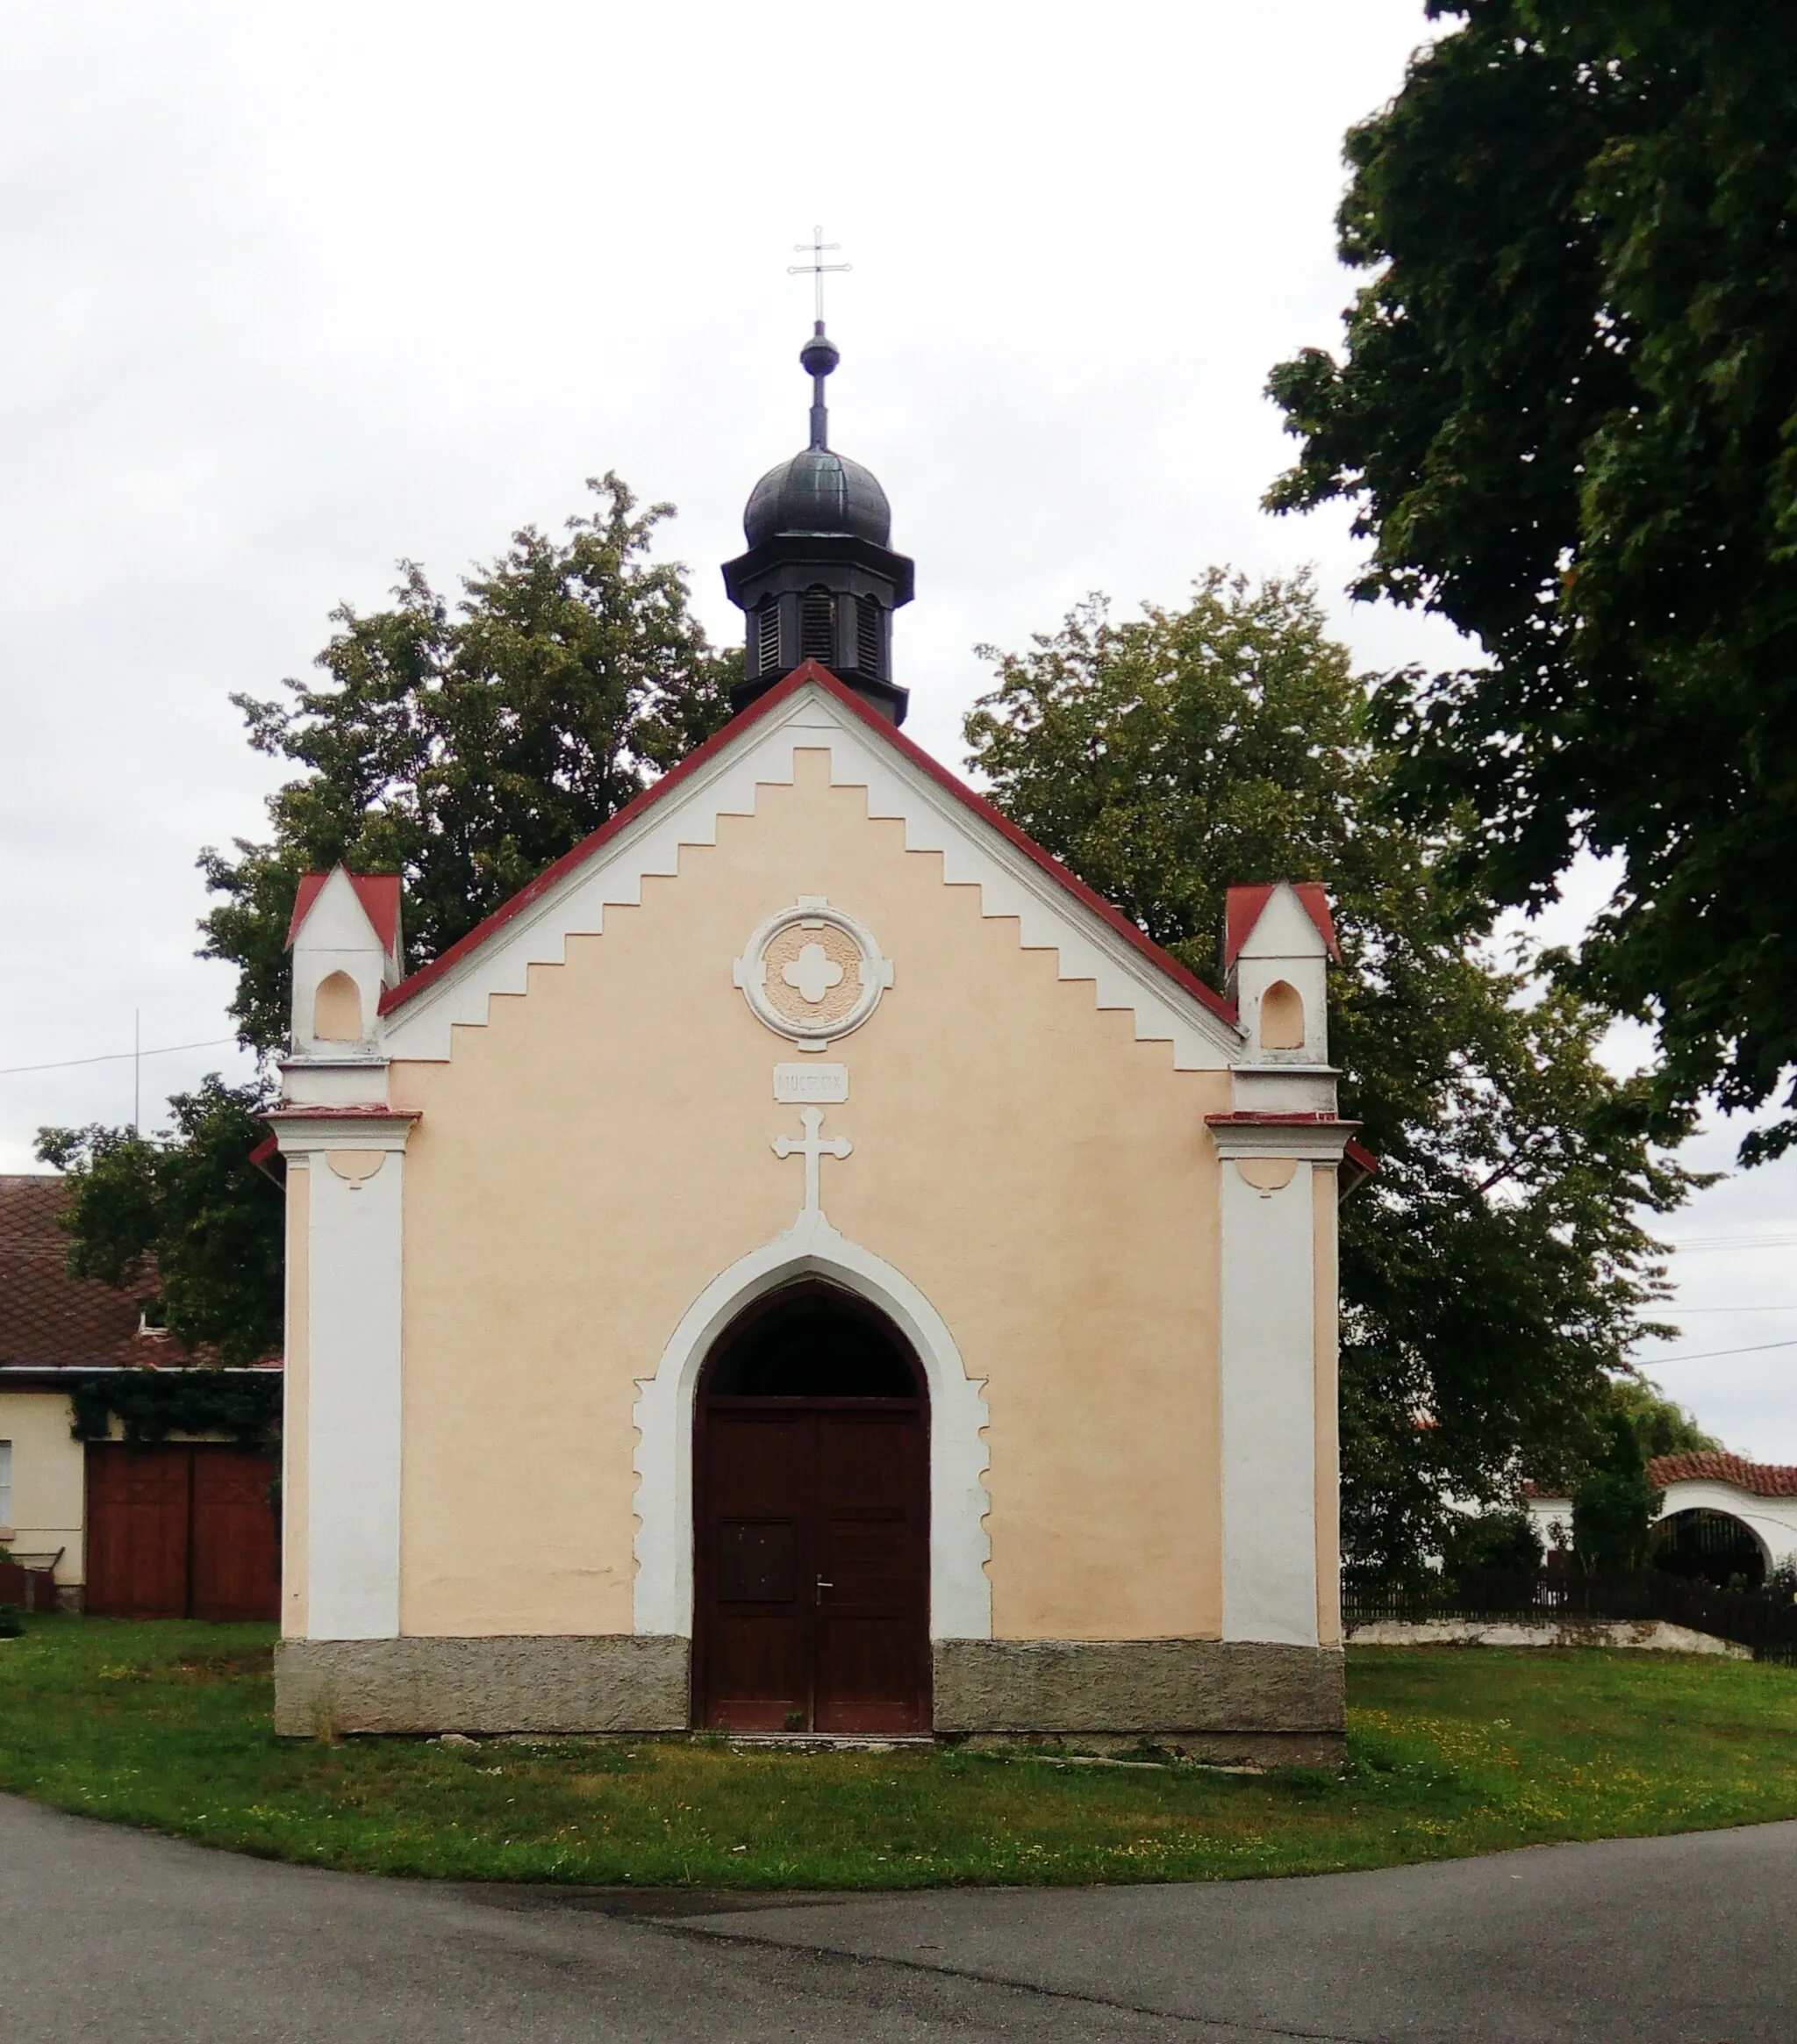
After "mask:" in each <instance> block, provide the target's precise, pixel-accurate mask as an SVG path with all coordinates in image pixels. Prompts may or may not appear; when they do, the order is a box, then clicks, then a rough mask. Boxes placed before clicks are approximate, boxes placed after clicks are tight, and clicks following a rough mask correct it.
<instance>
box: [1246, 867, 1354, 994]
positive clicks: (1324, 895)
mask: <svg viewBox="0 0 1797 2044" xmlns="http://www.w3.org/2000/svg"><path fill="white" fill-rule="evenodd" d="M1284 884H1285V886H1289V887H1290V888H1291V890H1292V893H1294V894H1295V895H1297V897H1298V899H1299V900H1300V901H1301V902H1302V903H1303V904H1304V913H1305V914H1307V916H1309V918H1310V920H1311V921H1312V922H1314V923H1315V925H1316V928H1317V935H1318V936H1321V938H1322V940H1323V942H1324V943H1325V944H1327V945H1328V952H1329V956H1330V957H1332V958H1339V957H1341V955H1342V947H1341V946H1340V945H1339V944H1338V943H1336V942H1335V917H1334V916H1333V915H1331V914H1329V896H1328V889H1327V888H1326V887H1325V886H1323V884H1322V882H1321V880H1288V881H1286V882H1285V883H1284ZM1280 885H1281V883H1280V882H1279V881H1278V880H1260V881H1256V883H1255V884H1254V885H1253V886H1244V887H1231V888H1230V890H1229V892H1228V897H1227V899H1226V900H1225V903H1224V908H1223V970H1224V971H1225V972H1228V970H1229V968H1230V966H1231V965H1234V964H1235V961H1236V959H1237V958H1238V957H1241V955H1242V945H1243V944H1245V943H1247V942H1248V939H1249V935H1250V933H1251V932H1252V931H1253V929H1254V926H1255V924H1256V923H1257V922H1259V921H1260V919H1261V916H1262V914H1264V911H1265V908H1266V905H1267V903H1268V902H1269V901H1271V900H1272V898H1273V890H1274V888H1275V887H1277V886H1280Z"/></svg>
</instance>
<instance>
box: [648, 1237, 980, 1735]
mask: <svg viewBox="0 0 1797 2044" xmlns="http://www.w3.org/2000/svg"><path fill="white" fill-rule="evenodd" d="M808 1285H816V1286H819V1287H823V1288H824V1290H823V1292H822V1293H821V1294H820V1295H825V1296H829V1295H834V1298H835V1299H836V1300H837V1302H839V1303H840V1304H841V1306H842V1307H843V1308H844V1309H845V1310H847V1311H848V1312H849V1313H851V1314H856V1315H858V1316H859V1319H860V1324H861V1325H862V1326H863V1327H873V1328H876V1329H877V1330H879V1331H880V1334H881V1338H882V1339H883V1340H884V1341H885V1342H887V1343H889V1344H890V1345H891V1346H892V1347H893V1348H894V1349H896V1350H897V1351H898V1352H899V1353H900V1354H901V1355H903V1356H905V1357H906V1358H908V1359H909V1366H910V1367H911V1368H912V1370H913V1383H914V1384H916V1385H918V1387H919V1388H918V1391H917V1396H916V1405H917V1408H918V1409H919V1412H920V1416H925V1415H927V1417H923V1420H922V1426H921V1433H922V1436H923V1438H922V1440H921V1443H920V1446H921V1451H922V1454H923V1459H924V1461H925V1464H926V1466H927V1486H925V1492H926V1501H925V1503H924V1506H923V1509H924V1511H925V1513H926V1515H927V1535H926V1537H925V1539H924V1542H923V1550H924V1553H925V1554H926V1556H927V1564H926V1566H927V1577H926V1586H925V1589H924V1593H923V1594H924V1596H925V1599H926V1603H925V1608H926V1610H927V1622H926V1624H925V1625H924V1627H923V1630H924V1632H925V1635H926V1637H927V1640H929V1641H934V1640H940V1639H990V1638H991V1637H992V1583H991V1581H990V1579H989V1577H988V1576H987V1574H986V1569H985V1564H986V1561H987V1559H988V1557H989V1556H990V1554H991V1553H992V1543H991V1540H990V1539H989V1538H988V1536H987V1533H986V1529H985V1523H984V1522H985V1515H986V1512H987V1511H988V1510H990V1502H991V1501H990V1499H989V1497H988V1495H987V1491H986V1487H985V1482H984V1475H985V1467H986V1448H985V1441H984V1427H985V1424H986V1405H985V1399H984V1395H983V1390H984V1385H983V1383H982V1381H979V1380H975V1379H970V1377H969V1376H968V1374H967V1373H966V1370H965V1368H964V1367H963V1363H962V1359H961V1353H960V1351H959V1349H958V1348H957V1346H956V1343H955V1339H954V1337H953V1336H952V1335H951V1334H950V1332H949V1328H948V1326H947V1324H946V1323H944V1322H943V1320H942V1318H941V1315H940V1314H939V1313H937V1311H936V1310H935V1309H934V1306H933V1305H932V1304H931V1303H930V1302H929V1301H928V1299H927V1298H926V1297H925V1296H924V1295H923V1293H922V1292H921V1291H920V1290H919V1288H918V1287H916V1286H915V1285H913V1283H912V1282H911V1281H910V1280H908V1279H907V1278H906V1276H905V1275H904V1274H903V1273H901V1272H899V1271H897V1270H895V1269H894V1268H893V1267H892V1266H891V1265H890V1264H888V1263H886V1262H885V1261H884V1259H881V1258H879V1257H877V1256H875V1255H874V1254H873V1253H872V1252H870V1251H868V1250H865V1249H863V1248H862V1247H861V1246H860V1245H859V1244H856V1243H853V1242H851V1241H849V1240H848V1237H845V1236H842V1235H841V1234H839V1233H838V1232H837V1231H836V1230H835V1229H834V1228H833V1227H831V1225H830V1223H828V1221H827V1220H826V1219H825V1218H824V1216H822V1215H821V1214H812V1215H802V1216H800V1217H799V1220H798V1223H796V1224H795V1225H794V1226H793V1227H792V1228H791V1229H789V1230H787V1231H786V1232H785V1233H784V1235H781V1236H778V1237H775V1239H774V1240H773V1241H771V1242H769V1243H765V1244H762V1247H761V1248H760V1249H758V1250H755V1251H752V1252H750V1253H749V1254H748V1256H745V1257H743V1258H742V1259H740V1261H738V1262H737V1263H735V1264H734V1265H732V1266H731V1267H730V1268H729V1269H728V1270H726V1271H724V1272H722V1273H720V1274H719V1276H718V1277H716V1278H714V1279H713V1280H712V1282H711V1283H710V1284H709V1285H707V1286H706V1287H705V1290H704V1292H703V1293H701V1294H700V1295H699V1296H698V1298H697V1299H696V1300H695V1301H694V1302H693V1303H692V1304H691V1307H689V1308H688V1309H687V1311H686V1313H685V1314H684V1316H683V1317H682V1319H681V1322H680V1324H679V1326H678V1327H677V1329H676V1330H675V1331H674V1334H673V1336H672V1337H671V1338H670V1339H669V1343H668V1345H667V1347H666V1348H665V1349H664V1350H663V1352H662V1359H661V1362H660V1365H659V1366H658V1367H657V1369H656V1371H655V1375H654V1376H653V1377H648V1378H644V1379H641V1380H640V1386H641V1396H640V1397H639V1398H638V1401H637V1404H636V1409H635V1419H636V1425H637V1430H638V1445H637V1452H636V1468H637V1475H638V1484H637V1495H636V1510H637V1522H638V1524H637V1536H636V1560H637V1576H636V1586H635V1630H636V1632H638V1633H639V1634H640V1635H641V1634H659V1635H662V1636H666V1635H668V1634H670V1633H671V1634H677V1635H682V1636H686V1637H691V1636H692V1635H693V1633H694V1631H695V1624H694V1621H695V1617H696V1615H697V1613H696V1595H695V1593H696V1590H697V1589H698V1587H699V1586H698V1583H697V1582H696V1580H695V1577H696V1570H695V1559H696V1552H697V1549H696V1542H695V1527H696V1523H697V1521H696V1510H697V1508H698V1506H699V1505H700V1503H702V1502H703V1501H702V1500H701V1498H700V1497H699V1495H698V1490H697V1488H696V1485H695V1481H694V1478H695V1473H696V1472H695V1458H694V1448H695V1445H696V1442H697V1440H698V1434H699V1431H700V1426H699V1419H700V1412H701V1402H700V1392H701V1380H702V1379H703V1380H704V1387H705V1390H706V1392H707V1393H709V1390H710V1388H711V1386H712V1383H713V1382H720V1381H721V1382H722V1383H723V1384H725V1385H729V1384H731V1383H733V1382H748V1381H758V1382H761V1383H763V1384H765V1383H768V1382H770V1381H773V1380H771V1379H767V1378H762V1379H759V1380H752V1379H749V1378H746V1377H742V1376H739V1375H735V1374H732V1373H727V1374H725V1375H723V1376H722V1377H721V1378H720V1376H719V1375H718V1374H717V1373H716V1372H708V1371H707V1369H706V1366H707V1364H708V1363H711V1362H712V1359H713V1358H716V1359H717V1362H718V1364H719V1366H720V1368H722V1367H724V1366H725V1364H726V1359H727V1355H728V1354H729V1353H730V1352H732V1347H733V1343H732V1338H733V1337H734V1336H736V1335H738V1334H741V1333H742V1332H743V1331H745V1330H749V1329H752V1328H753V1327H754V1325H755V1309H757V1308H758V1307H760V1306H762V1302H768V1301H770V1300H775V1299H776V1298H777V1295H780V1296H783V1297H789V1298H790V1297H797V1296H804V1295H805V1293H804V1291H803V1290H802V1287H806V1286H808ZM735 1367H736V1366H735V1365H734V1364H732V1365H730V1366H729V1368H730V1370H731V1371H732V1372H734V1369H735ZM805 1381H806V1382H813V1381H814V1382H821V1381H823V1380H822V1379H814V1380H805ZM729 1395H731V1394H730V1393H728V1392H727V1391H726V1392H724V1393H721V1394H720V1396H726V1397H727V1396H729ZM751 1395H753V1394H751ZM774 1395H778V1394H777V1393H776V1394H774ZM868 1409H871V1408H868ZM743 1516H748V1517H753V1516H754V1515H752V1514H751V1515H743ZM770 1516H777V1515H770ZM767 1538H776V1536H767ZM795 1538H797V1536H796V1535H795ZM713 1559H714V1560H715V1557H714V1558H713ZM740 1559H745V1560H746V1559H747V1557H741V1558H740ZM796 1565H797V1564H796V1562H795V1566H796ZM707 1566H708V1567H710V1566H712V1564H711V1563H708V1564H707ZM819 1573H820V1571H819V1570H817V1569H816V1568H815V1567H813V1569H812V1570H811V1574H812V1575H813V1577H814V1576H815V1575H816V1574H819ZM822 1573H824V1574H825V1575H826V1580H827V1581H833V1580H834V1578H832V1577H831V1576H830V1575H829V1573H828V1571H824V1572H822ZM810 1587H811V1589H812V1594H813V1599H814V1600H815V1597H816V1595H817V1590H816V1585H815V1582H814V1581H813V1583H812V1584H811V1586H810ZM818 1608H819V1607H818V1606H817V1604H816V1603H815V1602H814V1603H813V1612H815V1611H816V1610H817V1609H818ZM914 1636H915V1635H913V1637H914ZM710 1644H711V1643H710V1641H709V1640H708V1639H703V1638H701V1639H697V1640H696V1641H695V1646H696V1647H697V1648H698V1658H699V1660H700V1662H701V1664H703V1662H704V1660H705V1652H706V1650H707V1648H708V1647H709V1646H710ZM827 1673H828V1671H827V1670H826V1674H827ZM698 1674H699V1679H700V1681H701V1682H705V1681H706V1680H708V1676H707V1675H706V1673H705V1669H704V1667H703V1665H702V1666H701V1668H700V1669H699V1670H698ZM926 1695H927V1692H926ZM696 1696H697V1697H698V1701H699V1702H700V1703H701V1704H703V1703H704V1700H705V1692H704V1689H698V1690H697V1691H696ZM776 1700H778V1699H776ZM762 1701H763V1702H765V1701H767V1699H762ZM795 1709H796V1710H800V1711H803V1710H804V1709H805V1705H804V1704H801V1703H785V1702H784V1701H783V1702H782V1704H781V1710H780V1713H779V1719H778V1721H777V1724H776V1725H774V1726H773V1727H771V1728H772V1729H784V1728H785V1721H786V1717H787V1713H788V1711H789V1710H795ZM842 1728H843V1729H847V1727H846V1726H845V1727H842ZM875 1728H876V1727H870V1726H857V1727H856V1729H875ZM889 1728H891V1727H889Z"/></svg>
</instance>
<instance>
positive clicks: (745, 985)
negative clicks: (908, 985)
mask: <svg viewBox="0 0 1797 2044" xmlns="http://www.w3.org/2000/svg"><path fill="white" fill-rule="evenodd" d="M731 978H732V979H734V982H735V983H736V985H737V986H740V987H741V989H742V992H743V995H744V998H745V999H746V1000H748V1005H749V1007H750V1008H752V1009H753V1010H754V1012H755V1019H756V1020H757V1021H758V1022H762V1023H763V1024H764V1025H765V1026H766V1027H767V1028H769V1029H772V1030H773V1032H774V1034H775V1035H776V1036H784V1038H785V1039H786V1041H787V1042H788V1043H789V1044H796V1045H797V1046H798V1049H799V1050H801V1051H827V1050H828V1048H829V1047H830V1045H831V1044H834V1042H836V1041H837V1039H838V1038H839V1037H841V1036H848V1035H850V1034H852V1033H853V1031H855V1030H856V1029H859V1028H860V1027H861V1025H862V1024H863V1022H865V1021H866V1020H867V1018H868V1017H869V1016H870V1015H871V1014H872V1013H873V1011H874V1010H875V1008H877V1007H878V1006H879V1003H880V996H881V994H883V993H884V992H885V990H886V989H887V987H889V986H891V984H892V965H891V960H890V959H888V958H884V957H881V955H880V947H879V946H878V944H877V943H875V942H874V938H873V933H872V931H870V929H868V928H867V927H866V926H865V925H864V924H863V923H860V922H856V919H855V918H854V916H852V915H848V914H845V913H844V912H843V911H842V910H841V909H840V908H832V907H831V906H830V904H829V902H828V901H827V900H826V899H825V897H824V896H823V895H821V894H801V895H800V896H799V897H798V901H797V902H796V903H795V904H794V906H793V907H791V908H783V909H781V910H780V911H779V913H778V914H776V915H770V917H769V918H768V920H767V921H766V922H764V923H762V926H761V928H760V929H758V930H756V932H755V935H754V936H752V937H750V939H749V940H748V947H747V949H746V950H744V951H743V954H742V956H741V957H740V958H738V959H737V960H736V962H735V964H734V965H733V966H732V968H731Z"/></svg>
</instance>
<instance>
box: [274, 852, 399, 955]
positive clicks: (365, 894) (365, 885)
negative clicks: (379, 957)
mask: <svg viewBox="0 0 1797 2044" xmlns="http://www.w3.org/2000/svg"><path fill="white" fill-rule="evenodd" d="M332 871H333V872H334V871H336V868H335V867H334V866H333V868H332ZM343 871H344V877H345V878H346V879H347V880H348V882H349V884H350V886H352V887H354V889H355V898H356V900H358V901H360V902H361V903H362V914H364V915H366V916H367V917H368V919H369V922H371V923H373V925H374V926H375V935H376V936H377V937H379V938H380V940H381V948H382V950H386V951H390V950H393V949H394V948H395V946H396V945H397V943H398V942H399V876H398V874H397V873H352V872H351V871H350V870H349V868H348V867H347V866H345V867H344V869H343ZM330 878H331V874H330V873H302V874H301V875H300V876H299V891H298V893H296V894H295V896H294V897H293V920H292V921H291V922H290V923H289V924H288V926H287V948H288V950H292V949H293V940H294V938H295V937H297V936H298V935H299V927H300V925H301V924H302V923H303V922H304V921H305V919H306V917H307V916H308V915H310V914H311V912H312V904H313V902H315V901H316V900H318V898H319V894H320V893H321V892H322V891H323V889H324V885H325V882H326V880H328V879H330Z"/></svg>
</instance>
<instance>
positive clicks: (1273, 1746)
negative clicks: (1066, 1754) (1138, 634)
mask: <svg viewBox="0 0 1797 2044" xmlns="http://www.w3.org/2000/svg"><path fill="white" fill-rule="evenodd" d="M934 1660H935V1728H936V1731H937V1732H939V1733H947V1734H955V1733H960V1734H963V1735H966V1736H967V1737H968V1738H969V1739H970V1742H973V1743H977V1744H980V1745H996V1744H999V1743H1019V1742H1023V1741H1027V1742H1029V1743H1032V1744H1035V1743H1049V1742H1056V1743H1059V1742H1063V1741H1064V1742H1066V1743H1068V1744H1077V1745H1079V1746H1083V1747H1085V1749H1086V1750H1087V1751H1088V1752H1093V1753H1099V1752H1103V1751H1105V1750H1106V1748H1107V1747H1108V1748H1109V1749H1111V1750H1113V1751H1115V1750H1120V1749H1121V1748H1123V1747H1126V1746H1132V1745H1144V1744H1147V1745H1154V1746H1166V1747H1168V1748H1170V1749H1171V1750H1172V1751H1174V1752H1178V1753H1183V1754H1186V1755H1188V1756H1189V1757H1190V1758H1191V1759H1192V1760H1205V1761H1218V1762H1221V1763H1223V1764H1225V1765H1235V1766H1248V1767H1311V1766H1326V1765H1329V1764H1332V1763H1334V1762H1335V1761H1339V1760H1340V1759H1341V1758H1342V1724H1343V1720H1344V1711H1345V1705H1344V1697H1343V1683H1342V1674H1343V1663H1342V1651H1341V1649H1340V1648H1339V1647H1328V1646H1263V1645H1260V1644H1258V1643H1257V1642H1254V1641H1245V1640H1243V1641H1238V1640H1221V1639H939V1640H937V1641H936V1643H935V1648H934Z"/></svg>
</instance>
